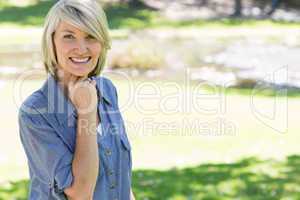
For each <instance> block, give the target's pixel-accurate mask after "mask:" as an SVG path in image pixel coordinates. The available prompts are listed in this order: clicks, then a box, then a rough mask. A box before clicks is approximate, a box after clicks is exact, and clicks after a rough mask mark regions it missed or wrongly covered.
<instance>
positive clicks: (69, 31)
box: [62, 30, 75, 33]
mask: <svg viewBox="0 0 300 200" xmlns="http://www.w3.org/2000/svg"><path fill="white" fill-rule="evenodd" d="M62 32H68V33H75V32H73V31H71V30H62Z"/></svg>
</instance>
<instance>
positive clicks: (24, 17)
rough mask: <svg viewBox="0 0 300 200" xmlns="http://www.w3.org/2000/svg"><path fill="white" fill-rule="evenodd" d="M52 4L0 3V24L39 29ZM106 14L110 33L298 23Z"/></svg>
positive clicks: (130, 10) (128, 11) (118, 7)
mask: <svg viewBox="0 0 300 200" xmlns="http://www.w3.org/2000/svg"><path fill="white" fill-rule="evenodd" d="M54 3H55V1H52V0H51V1H50V0H45V1H38V2H37V3H36V4H30V5H28V6H24V7H19V6H14V5H12V4H8V3H6V2H2V1H1V2H0V24H12V25H19V26H42V25H43V22H44V18H45V16H46V14H47V12H48V10H49V9H50V7H51V6H52V5H53V4H54ZM105 11H106V14H107V17H108V22H109V26H110V28H111V29H120V28H129V29H141V28H153V27H185V26H206V25H209V26H210V25H212V26H240V25H247V26H249V25H253V26H255V25H257V24H258V25H260V24H262V25H264V24H266V23H267V24H272V25H294V24H295V25H296V26H298V24H299V23H293V22H282V21H276V22H273V21H270V20H264V21H258V20H255V19H252V20H251V19H250V20H245V19H239V18H220V19H214V20H203V19H199V20H198V19H197V20H184V21H180V20H176V21H174V20H173V21H172V20H168V19H166V18H164V17H162V16H161V15H160V12H159V11H157V10H154V9H151V8H149V7H147V6H145V5H139V6H130V4H126V3H125V4H124V3H110V4H106V6H105Z"/></svg>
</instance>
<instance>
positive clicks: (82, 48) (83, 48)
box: [77, 40, 89, 54]
mask: <svg viewBox="0 0 300 200" xmlns="http://www.w3.org/2000/svg"><path fill="white" fill-rule="evenodd" d="M77 49H78V53H80V54H85V53H87V52H88V50H89V48H88V44H87V43H86V41H84V40H81V41H78V43H77Z"/></svg>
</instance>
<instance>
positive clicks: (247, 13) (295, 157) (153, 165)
mask: <svg viewBox="0 0 300 200" xmlns="http://www.w3.org/2000/svg"><path fill="white" fill-rule="evenodd" d="M54 3H55V1H50V0H0V89H1V90H0V92H1V93H0V97H1V98H0V99H1V104H0V110H1V113H2V116H1V139H0V199H1V200H2V199H3V200H12V199H18V200H21V199H22V200H23V199H26V196H27V195H28V169H27V163H26V162H27V161H26V157H25V154H24V151H23V148H22V146H21V143H20V139H19V132H18V123H17V113H18V109H19V106H20V103H21V102H22V100H24V99H25V98H26V96H28V95H29V94H31V93H32V92H33V91H35V90H37V89H38V88H40V87H41V85H42V84H43V82H44V80H45V78H46V75H45V73H44V71H43V65H42V62H41V59H40V40H41V33H42V25H43V20H44V17H45V15H46V13H47V11H48V10H49V8H50V7H51V5H53V4H54ZM102 3H103V5H104V7H105V11H106V13H107V17H108V21H109V26H110V29H111V35H112V38H113V43H112V49H111V51H110V53H109V56H108V61H107V67H106V70H105V71H104V72H103V75H104V76H107V77H110V78H111V80H112V81H113V82H114V84H115V85H116V86H117V89H118V92H119V102H120V107H121V110H122V113H123V118H124V119H125V122H126V124H127V132H128V136H129V138H130V141H131V145H132V153H133V167H134V171H133V191H134V193H135V195H136V199H138V200H194V199H195V200H201V199H211V200H212V199H222V200H223V199H224V200H225V199H226V200H227V199H228V200H229V199H230V200H231V199H239V200H246V199H251V200H259V199H262V200H268V199H270V200H271V199H274V200H275V199H284V200H294V199H300V155H299V154H300V147H299V141H300V140H299V139H300V136H299V128H300V125H299V113H300V101H299V97H300V95H299V87H300V69H299V55H300V3H299V1H297V0H282V1H281V2H280V4H278V5H275V4H273V7H272V1H271V0H270V1H268V0H243V1H234V0H140V1H136V0H114V1H108V0H106V1H105V0H102ZM273 3H274V2H273ZM275 8H276V9H275ZM191 99H192V100H191ZM193 99H194V101H193Z"/></svg>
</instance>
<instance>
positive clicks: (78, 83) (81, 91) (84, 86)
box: [68, 76, 98, 114]
mask: <svg viewBox="0 0 300 200" xmlns="http://www.w3.org/2000/svg"><path fill="white" fill-rule="evenodd" d="M69 80H70V81H69V83H68V97H69V99H70V100H71V102H72V103H73V105H74V106H75V108H76V110H77V113H78V114H89V113H94V112H95V111H96V110H97V102H98V99H97V90H96V81H95V80H92V81H91V80H89V79H87V78H86V77H80V78H79V77H76V76H72V77H70V79H69Z"/></svg>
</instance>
